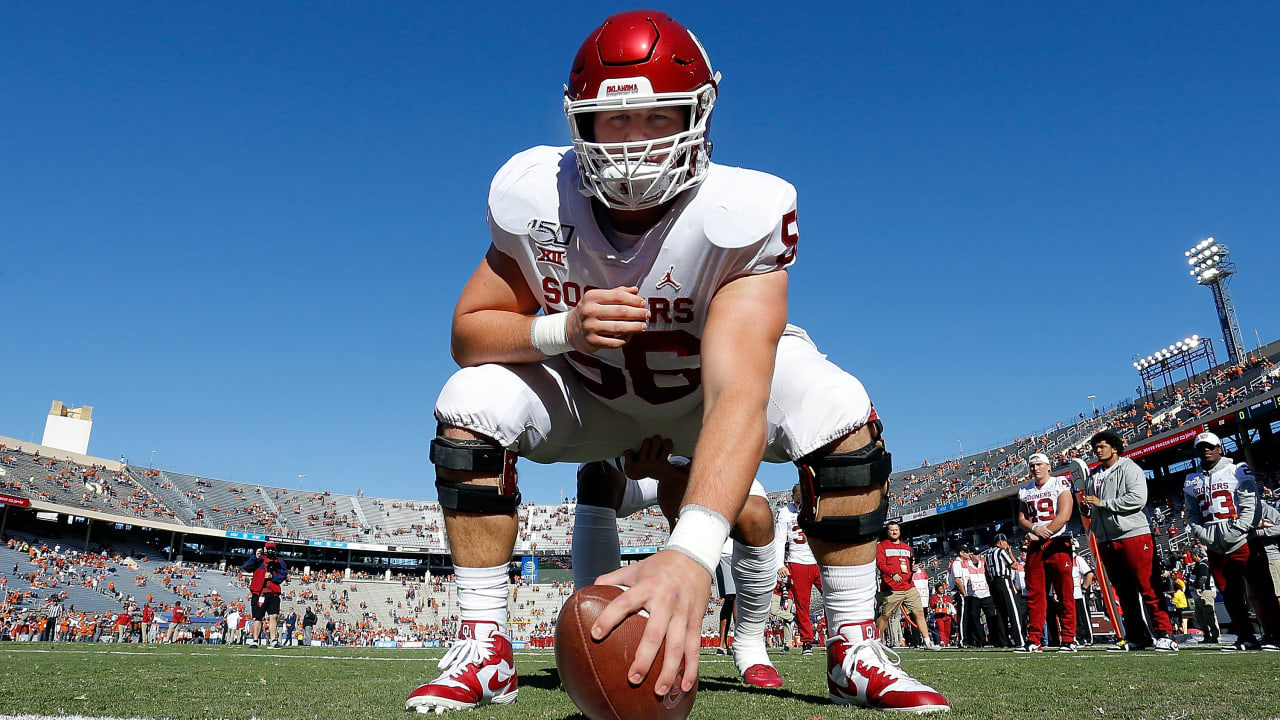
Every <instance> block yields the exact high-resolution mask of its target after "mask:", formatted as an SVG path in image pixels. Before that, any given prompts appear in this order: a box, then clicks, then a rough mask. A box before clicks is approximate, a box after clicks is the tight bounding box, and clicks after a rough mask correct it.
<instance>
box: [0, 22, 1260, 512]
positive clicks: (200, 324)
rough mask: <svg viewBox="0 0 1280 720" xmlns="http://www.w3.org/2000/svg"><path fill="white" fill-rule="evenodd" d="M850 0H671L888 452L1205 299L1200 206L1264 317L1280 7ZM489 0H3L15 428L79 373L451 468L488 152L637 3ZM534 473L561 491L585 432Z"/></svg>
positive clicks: (1044, 407) (274, 469)
mask: <svg viewBox="0 0 1280 720" xmlns="http://www.w3.org/2000/svg"><path fill="white" fill-rule="evenodd" d="M836 5H837V4H831V5H830V6H827V7H825V9H818V10H807V11H806V10H800V9H791V10H785V11H784V10H783V6H781V5H778V4H776V3H767V4H760V5H755V6H753V5H752V4H750V3H708V4H699V5H696V6H694V5H688V6H687V7H685V6H681V7H679V8H677V7H671V8H669V10H670V11H672V12H673V13H674V15H675V17H676V18H677V19H678V20H680V21H682V22H683V23H685V24H686V25H688V26H689V27H690V28H692V29H693V30H694V31H695V32H696V33H697V34H698V35H699V37H700V39H701V40H702V41H703V43H704V45H705V46H706V47H707V50H708V52H709V53H710V56H711V59H712V61H713V63H714V65H715V66H716V68H717V69H718V70H720V71H721V72H723V73H724V82H723V85H722V86H721V98H720V101H719V103H718V104H717V107H716V112H715V121H714V127H713V133H712V134H713V139H714V140H715V142H716V151H715V159H716V160H717V161H719V162H721V163H724V164H730V165H740V166H745V167H751V168H755V169H759V170H765V171H768V172H771V173H774V174H776V175H779V176H781V177H783V178H786V179H787V180H789V181H790V182H792V183H793V184H795V185H796V187H797V188H798V191H799V208H800V215H799V216H800V234H801V242H800V253H799V262H798V264H797V265H796V266H795V268H794V269H793V275H792V284H791V288H792V291H791V315H792V320H793V321H794V322H797V323H798V324H800V325H803V326H804V327H806V328H807V329H808V330H809V331H810V334H811V335H812V336H813V337H814V338H815V340H816V341H817V342H818V343H819V345H820V346H821V347H822V348H823V349H824V350H825V351H826V352H828V353H829V354H830V356H831V357H832V359H834V360H835V361H836V362H838V363H839V364H841V365H842V366H844V367H845V368H847V369H849V370H850V371H852V372H853V373H855V374H856V375H858V376H859V377H860V378H861V379H862V380H863V381H864V383H865V384H866V385H867V386H868V388H869V389H870V391H871V393H872V397H873V398H874V399H875V401H876V404H877V407H878V408H879V409H880V412H881V414H882V415H883V416H884V417H885V420H886V436H887V439H888V441H889V442H890V444H891V449H892V450H893V451H894V453H895V456H896V458H897V462H896V465H897V467H899V468H905V467H908V466H909V465H912V464H918V463H919V462H920V460H922V459H924V458H926V457H927V458H935V459H936V458H940V457H944V456H946V455H948V454H954V453H955V452H957V451H958V450H959V445H958V443H957V441H962V442H963V445H964V447H965V448H966V449H970V450H971V449H974V448H977V447H980V446H986V445H991V444H995V443H999V442H1002V441H1004V440H1006V439H1008V438H1012V437H1014V436H1016V435H1020V434H1025V433H1026V432H1028V431H1030V430H1032V429H1038V428H1041V427H1044V426H1047V425H1050V424H1052V423H1053V422H1054V421H1056V420H1059V419H1064V418H1068V417H1071V416H1074V415H1075V414H1076V413H1078V412H1080V411H1082V410H1086V411H1087V410H1088V408H1089V401H1088V400H1087V399H1086V398H1087V396H1088V395H1090V394H1094V395H1097V397H1098V401H1099V404H1100V405H1101V404H1104V403H1110V402H1114V401H1117V400H1120V399H1122V398H1124V397H1128V396H1130V395H1132V394H1133V390H1134V388H1135V387H1136V386H1137V384H1138V378H1137V375H1136V373H1135V372H1134V371H1133V369H1132V367H1131V365H1130V362H1131V360H1132V357H1133V355H1134V354H1137V353H1141V354H1143V355H1145V354H1147V353H1149V352H1151V351H1154V350H1155V349H1156V348H1159V347H1161V346H1164V345H1168V344H1169V343H1171V342H1173V341H1174V340H1177V339H1180V338H1182V337H1184V336H1186V335H1190V334H1192V333H1197V334H1200V335H1204V336H1211V337H1215V338H1216V337H1218V336H1219V334H1220V333H1219V332H1218V330H1217V321H1216V316H1215V314H1214V310H1213V304H1212V299H1211V296H1210V293H1209V291H1208V290H1207V289H1205V288H1201V287H1197V286H1196V285H1195V284H1194V282H1193V281H1192V280H1191V279H1190V278H1189V276H1188V275H1187V268H1186V265H1185V260H1184V258H1183V256H1182V251H1183V250H1184V249H1186V248H1188V247H1190V246H1191V245H1193V244H1194V243H1196V242H1197V241H1199V240H1200V239H1202V238H1204V237H1206V236H1209V235H1213V236H1215V237H1216V238H1218V239H1219V240H1221V241H1223V242H1226V243H1228V244H1229V246H1230V247H1231V250H1232V252H1233V255H1234V257H1235V259H1236V261H1237V263H1238V264H1239V266H1240V273H1239V275H1238V276H1237V277H1236V278H1235V281H1234V283H1233V285H1232V290H1233V293H1234V295H1235V300H1236V303H1237V306H1238V308H1239V315H1240V323H1241V328H1242V330H1243V332H1244V335H1245V337H1246V339H1247V340H1248V343H1249V345H1250V347H1252V346H1253V344H1254V338H1255V330H1256V332H1257V333H1258V335H1259V336H1260V337H1261V338H1262V341H1263V342H1264V343H1265V342H1267V341H1268V340H1272V339H1275V338H1277V337H1280V319H1278V318H1277V314H1276V313H1275V312H1274V310H1273V308H1274V306H1275V305H1274V293H1273V292H1268V289H1269V288H1271V287H1272V285H1273V277H1272V276H1274V273H1275V268H1276V267H1280V243H1277V241H1276V229H1277V226H1280V203H1277V202H1276V196H1275V189H1276V188H1277V187H1280V177H1277V175H1278V174H1280V162H1277V161H1278V160H1280V134H1277V132H1276V118H1277V117H1280V86H1278V85H1280V84H1278V83H1277V80H1276V78H1277V77H1280V41H1278V40H1277V38H1276V35H1275V31H1274V30H1275V28H1276V27H1277V25H1278V21H1280V11H1277V7H1276V6H1275V5H1263V4H1255V5H1249V4H1246V5H1233V4H1228V3H1214V4H1204V5H1202V6H1198V7H1194V6H1190V5H1181V4H1168V3H1162V4H1154V3H1153V4H1147V5H1141V4H1128V3H1125V4H1116V3H1069V4H1063V5H1062V6H1061V7H1058V6H1051V5H1049V4H1037V3H1032V4H1028V3H1001V4H993V3H981V4H979V3H957V4H937V3H885V4H883V5H871V4H863V3H840V4H838V5H840V7H836ZM480 7H481V6H476V5H472V4H464V3H450V4H445V3H440V4H429V3H397V4H374V3H346V4H324V3H300V4H292V5H291V4H284V3H271V4H263V3H247V2H244V3H207V4H198V5H197V4H159V3H157V4H143V3H136V4H128V5H120V4H103V3H83V4H77V3H59V4H51V3H43V2H8V3H4V4H3V5H2V6H0V48H2V49H0V83H2V84H3V86H4V87H5V92H4V93H3V97H0V299H2V300H3V307H4V310H5V313H4V315H5V318H4V322H3V327H4V336H5V342H4V351H3V352H0V377H3V387H0V434H4V435H10V436H17V437H19V438H22V439H34V440H36V441H38V440H39V439H40V434H41V431H42V428H43V423H44V415H45V413H47V411H48V408H49V403H50V401H52V400H55V399H58V400H62V401H65V402H67V403H74V404H77V405H80V404H88V405H93V406H94V408H95V415H94V417H95V428H94V435H93V439H92V442H91V445H90V451H91V452H92V453H94V454H97V455H101V456H105V457H116V456H119V455H126V456H128V457H129V458H130V459H131V460H133V461H134V462H135V463H137V462H142V463H146V462H147V461H149V459H150V457H151V451H152V450H155V451H156V453H155V461H156V463H157V464H158V465H160V466H162V467H168V468H173V469H176V470H183V471H187V472H193V473H199V474H204V475H210V476H214V477H219V478H225V479H234V480H238V481H246V482H258V483H263V484H268V485H284V486H295V487H296V485H297V482H298V481H297V475H298V474H306V475H307V479H306V486H307V487H309V488H328V489H333V490H337V491H341V492H353V491H354V490H355V489H356V488H363V489H364V490H365V491H366V492H367V493H368V494H376V495H383V496H402V497H412V498H421V497H434V496H435V491H434V487H433V486H432V477H433V473H432V471H431V468H430V466H429V464H428V463H427V459H426V450H427V444H428V442H429V439H430V437H431V435H432V434H433V432H434V421H433V419H432V416H431V408H432V404H433V402H434V399H435V395H436V393H437V391H438V390H439V388H440V386H441V385H442V383H443V382H444V380H445V379H446V378H447V377H448V375H449V374H450V372H451V371H452V369H453V365H452V362H451V360H450V358H449V355H448V348H447V343H448V333H449V317H450V313H451V311H452V307H453V303H454V301H455V300H456V298H457V295H458V292H459V290H460V289H461V287H462V285H463V283H464V282H465V280H466V278H467V276H468V275H469V274H470V272H471V270H472V269H473V268H474V266H475V264H476V263H477V262H479V260H480V258H481V257H482V255H483V253H484V250H485V247H486V246H487V243H488V240H487V234H486V230H485V225H484V203H485V197H486V192H487V188H488V183H489V180H490V178H491V177H492V174H493V172H494V171H495V170H496V169H497V168H498V167H499V166H500V165H501V164H502V162H503V161H504V160H505V159H506V158H507V157H509V156H510V155H512V154H514V153H515V152H517V151H519V150H522V149H524V148H526V147H529V146H532V145H538V144H566V143H567V137H566V136H567V133H566V130H565V121H564V118H563V115H562V113H561V109H560V108H561V106H560V98H561V85H562V83H563V82H564V80H565V77H566V74H567V72H568V66H569V63H570V61H571V60H572V57H573V55H574V52H575V51H576V49H577V46H578V44H579V43H580V42H581V40H582V38H583V37H584V36H585V35H586V34H587V33H588V32H589V31H590V30H591V29H592V28H593V27H594V26H595V25H596V24H598V23H599V21H600V20H602V19H603V17H604V16H605V15H607V14H608V13H610V12H613V11H615V10H622V9H627V8H628V7H629V6H625V5H616V4H615V5H609V4H605V5H598V6H596V8H595V9H592V10H590V11H588V12H587V13H586V14H584V13H583V11H582V8H583V7H584V6H583V5H581V4H580V3H574V4H568V3H565V4H556V3H513V4H501V3H498V4H494V3H486V4H485V5H484V6H483V9H477V8H480ZM1267 268H1271V269H1270V270H1268V269H1267ZM1219 356H1220V357H1225V351H1222V350H1221V349H1220V352H1219ZM793 477H794V470H793V469H791V468H790V467H788V466H773V467H765V468H763V469H762V471H761V478H762V479H763V480H764V481H765V484H766V485H767V486H768V487H770V488H771V489H776V488H781V487H785V486H788V485H789V484H790V483H791V482H792V479H793ZM521 484H522V486H523V488H524V492H525V496H526V498H528V499H532V500H537V501H552V500H555V499H556V498H558V495H559V492H560V490H561V489H564V490H565V491H566V492H567V493H569V494H572V492H573V470H572V468H571V467H568V466H553V467H544V466H536V465H533V464H530V463H525V464H523V465H522V483H521Z"/></svg>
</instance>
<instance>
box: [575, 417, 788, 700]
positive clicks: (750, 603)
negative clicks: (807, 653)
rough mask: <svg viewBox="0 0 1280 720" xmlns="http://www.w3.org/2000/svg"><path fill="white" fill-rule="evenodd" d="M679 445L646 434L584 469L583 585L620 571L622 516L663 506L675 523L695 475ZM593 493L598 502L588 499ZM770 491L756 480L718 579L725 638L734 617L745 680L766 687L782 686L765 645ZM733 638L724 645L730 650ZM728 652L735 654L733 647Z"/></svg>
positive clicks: (578, 540)
mask: <svg viewBox="0 0 1280 720" xmlns="http://www.w3.org/2000/svg"><path fill="white" fill-rule="evenodd" d="M670 450H671V443H670V441H669V440H664V439H663V438H661V437H654V438H649V439H646V440H645V441H644V442H643V443H641V445H640V448H639V449H638V450H637V451H635V452H628V453H627V454H626V455H625V456H624V457H622V458H617V459H615V460H612V461H604V462H594V463H583V464H582V465H579V466H578V505H577V508H576V511H575V517H574V520H575V522H574V526H573V582H574V585H575V586H577V587H578V588H583V587H586V586H588V585H591V584H593V583H594V582H595V581H596V578H597V577H599V576H600V575H603V574H605V573H608V572H611V571H614V570H617V569H618V566H619V555H620V547H619V544H618V533H617V531H618V526H617V522H618V520H617V519H618V518H619V517H626V516H628V515H631V514H632V513H634V512H637V511H639V510H642V509H644V508H647V507H650V506H652V505H655V504H658V505H660V506H661V508H662V512H663V514H664V515H666V516H667V519H668V520H669V521H670V522H671V525H672V527H675V525H676V520H677V519H678V515H679V511H680V499H681V498H682V497H683V495H684V491H685V487H686V485H687V483H688V479H689V470H688V465H689V460H688V458H683V457H679V456H673V455H670V454H669V453H670ZM584 498H589V499H590V500H591V501H592V504H590V505H587V504H585V503H584ZM772 522H773V518H772V516H771V515H770V514H769V496H768V495H767V494H766V493H765V491H764V486H763V485H761V484H760V481H759V480H753V481H752V482H751V491H750V493H749V494H748V495H747V502H746V505H744V506H743V508H742V512H740V513H739V514H738V519H737V520H736V521H735V522H734V526H733V531H732V532H731V533H730V537H729V539H727V540H725V544H724V547H723V549H722V550H721V553H720V563H719V566H718V567H717V568H716V581H717V583H719V584H720V588H721V592H720V596H721V597H722V598H724V599H725V604H724V606H723V608H722V610H721V616H720V618H721V620H720V622H721V629H720V637H721V639H722V641H723V640H724V639H725V637H726V635H727V633H728V622H729V619H730V617H732V619H733V645H732V654H733V659H734V663H735V664H736V665H737V667H738V672H739V673H740V674H741V675H742V681H743V682H744V683H746V684H747V685H752V686H754V687H762V688H776V687H782V676H781V675H779V674H778V671H777V670H775V669H774V667H773V663H772V662H771V661H770V660H769V655H768V652H767V648H766V646H765V637H764V631H765V623H766V621H767V620H768V618H769V606H770V604H771V603H772V600H773V588H774V585H775V584H776V579H777V561H776V559H775V558H776V555H775V553H776V548H775V543H774V541H773V524H772ZM726 647H728V645H727V643H723V644H722V645H721V648H720V649H721V650H722V651H725V648H726ZM725 652H728V651H725Z"/></svg>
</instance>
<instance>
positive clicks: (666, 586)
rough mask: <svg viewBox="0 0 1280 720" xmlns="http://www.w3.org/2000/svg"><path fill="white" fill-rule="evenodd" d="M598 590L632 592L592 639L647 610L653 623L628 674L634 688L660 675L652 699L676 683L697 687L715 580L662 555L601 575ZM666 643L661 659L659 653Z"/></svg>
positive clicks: (687, 562) (604, 617) (679, 557)
mask: <svg viewBox="0 0 1280 720" xmlns="http://www.w3.org/2000/svg"><path fill="white" fill-rule="evenodd" d="M596 584H598V585H622V586H624V587H627V588H629V589H628V590H627V591H626V592H624V593H622V594H621V595H619V596H618V597H617V598H615V599H614V601H613V602H611V603H609V605H608V607H606V608H605V609H604V611H603V612H601V613H600V617H598V618H596V623H595V625H594V626H592V628H591V636H592V637H593V638H595V639H597V640H599V639H601V638H604V637H606V636H607V635H608V634H609V633H610V632H612V631H613V629H614V628H615V627H617V626H618V625H619V624H621V623H622V621H623V620H625V619H626V618H627V617H628V616H630V615H631V614H633V613H636V612H639V611H640V610H645V611H646V612H648V613H649V619H648V622H647V624H646V625H645V630H644V636H643V637H642V638H641V640H640V645H639V646H638V647H637V648H636V657H635V660H634V661H633V662H632V663H631V667H630V668H628V669H627V679H628V680H629V681H630V682H631V684H633V685H638V684H640V683H642V682H644V679H645V677H647V676H648V674H649V673H650V672H658V679H657V681H656V682H655V684H654V688H653V690H654V693H655V694H657V695H659V696H662V695H666V694H667V692H668V691H669V690H670V689H671V688H672V687H673V686H675V685H676V684H677V683H678V684H679V686H680V689H681V690H683V691H685V692H689V691H690V690H692V689H693V686H694V685H695V684H696V683H697V682H698V648H699V647H700V646H701V644H702V643H701V634H702V616H703V614H704V613H705V612H706V609H707V598H708V597H709V596H710V594H711V576H710V575H708V574H707V571H706V570H704V569H703V568H702V566H700V565H698V563H696V562H694V561H693V560H692V559H691V558H689V557H687V556H685V555H683V554H681V553H678V552H675V551H674V550H663V551H661V552H659V553H658V554H657V555H653V556H651V557H648V558H645V559H644V560H641V561H640V562H638V563H635V564H634V565H628V566H626V567H624V568H622V569H620V570H615V571H614V572H611V573H609V574H608V575H603V576H601V577H600V578H598V579H597V580H596ZM664 641H665V642H666V648H665V651H664V653H663V656H662V657H661V658H658V657H657V654H658V648H659V647H660V646H661V645H662V644H663V642H664Z"/></svg>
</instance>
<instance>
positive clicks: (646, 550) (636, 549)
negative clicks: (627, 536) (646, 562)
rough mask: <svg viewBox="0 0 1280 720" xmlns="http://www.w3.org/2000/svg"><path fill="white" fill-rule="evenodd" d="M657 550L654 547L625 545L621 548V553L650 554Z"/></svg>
mask: <svg viewBox="0 0 1280 720" xmlns="http://www.w3.org/2000/svg"><path fill="white" fill-rule="evenodd" d="M656 552H658V548H656V547H652V546H651V547H625V548H622V554H623V555H652V554H654V553H656Z"/></svg>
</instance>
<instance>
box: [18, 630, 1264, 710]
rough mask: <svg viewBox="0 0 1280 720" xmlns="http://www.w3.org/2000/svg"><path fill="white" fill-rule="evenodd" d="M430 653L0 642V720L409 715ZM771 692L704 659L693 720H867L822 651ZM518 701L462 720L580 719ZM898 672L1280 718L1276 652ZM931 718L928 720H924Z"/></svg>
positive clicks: (546, 663) (937, 661) (535, 658)
mask: <svg viewBox="0 0 1280 720" xmlns="http://www.w3.org/2000/svg"><path fill="white" fill-rule="evenodd" d="M442 653H443V651H442V650H373V649H366V648H359V649H356V648H352V649H347V648H290V649H285V650H252V649H248V648H241V647H221V646H150V647H138V646H134V645H127V646H123V647H117V646H112V645H86V644H74V645H73V644H65V645H64V644H48V643H4V644H3V645H0V715H11V714H23V715H36V716H56V715H83V716H105V717H117V718H127V717H141V718H251V717H256V718H280V719H291V718H320V719H324V720H357V719H359V718H380V719H384V720H385V719H386V718H403V719H410V718H413V717H418V716H417V715H416V714H414V715H410V714H407V713H405V712H404V698H405V695H407V694H408V692H409V691H410V690H411V689H413V688H414V687H416V686H417V685H418V684H419V683H420V682H423V681H425V680H426V679H429V678H431V677H434V675H435V672H436V670H435V661H436V659H438V658H439V657H440V656H441V654H442ZM774 660H775V664H776V665H777V667H778V670H779V672H780V673H781V674H782V676H783V678H784V679H785V681H786V686H785V687H784V688H783V689H782V690H780V691H779V690H767V691H766V690H756V689H748V688H746V687H744V686H743V685H741V684H740V683H739V682H738V678H737V674H736V672H735V671H734V667H733V664H732V663H731V662H729V659H728V658H725V657H717V656H715V655H711V654H709V653H707V652H706V651H704V654H703V657H702V665H701V682H700V685H699V694H698V701H697V705H696V706H695V708H694V712H693V716H692V717H694V718H710V719H713V720H752V719H754V718H768V719H769V720H781V719H787V718H794V719H796V720H811V719H813V718H822V719H823V720H832V719H834V718H853V717H864V718H870V717H875V715H873V714H872V713H870V712H869V711H865V710H854V709H851V708H838V707H834V706H832V705H830V704H828V702H827V692H826V684H825V679H824V673H825V670H826V665H825V658H824V657H823V653H821V652H818V653H816V654H815V655H814V656H813V657H811V658H802V657H800V656H799V653H798V652H796V651H792V652H791V653H787V654H782V653H777V654H775V656H774ZM516 666H517V668H518V670H519V672H520V680H521V689H520V700H519V702H518V703H516V704H515V705H513V706H507V707H497V708H492V707H491V708H482V709H480V710H478V711H474V712H471V713H465V714H460V715H464V716H465V717H466V718H468V720H472V719H474V720H482V719H483V718H498V719H499V720H538V719H542V718H553V719H555V720H561V719H568V718H577V717H580V716H579V715H578V714H577V712H576V711H575V708H574V707H573V705H572V703H570V701H569V698H568V696H566V695H565V694H564V693H563V692H561V691H560V690H559V689H558V684H559V680H558V677H557V674H556V669H555V660H554V657H553V656H552V654H551V652H550V651H548V650H530V651H521V652H518V653H517V656H516ZM903 666H904V667H905V668H907V670H908V671H909V672H910V673H911V674H912V675H914V676H915V677H917V678H919V679H920V680H922V681H923V682H926V683H929V684H931V685H933V686H934V687H936V688H938V689H939V690H941V691H942V693H943V694H944V695H946V696H947V698H948V699H949V700H950V701H951V705H952V711H951V713H950V715H949V716H947V717H950V718H956V719H959V718H1003V719H1008V720H1018V719H1021V718H1072V719H1073V720H1074V719H1079V718H1101V719H1107V718H1164V719H1168V720H1181V719H1182V718H1232V719H1236V718H1273V717H1280V653H1258V652H1253V653H1234V654H1233V653H1222V652H1219V651H1217V650H1216V649H1214V650H1211V649H1208V648H1205V649H1196V648H1194V647H1193V648H1184V650H1183V651H1182V652H1181V653H1178V654H1177V655H1163V654H1157V653H1147V652H1143V653H1131V654H1112V653H1106V652H1103V651H1102V650H1100V649H1090V650H1084V651H1081V652H1080V653H1078V654H1074V655H1069V654H1058V653H1045V654H1044V655H1036V656H1025V655H1015V654H1012V653H1009V652H1001V651H990V650H988V651H974V650H944V651H941V652H924V651H909V652H904V653H903ZM934 717H938V716H934Z"/></svg>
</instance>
